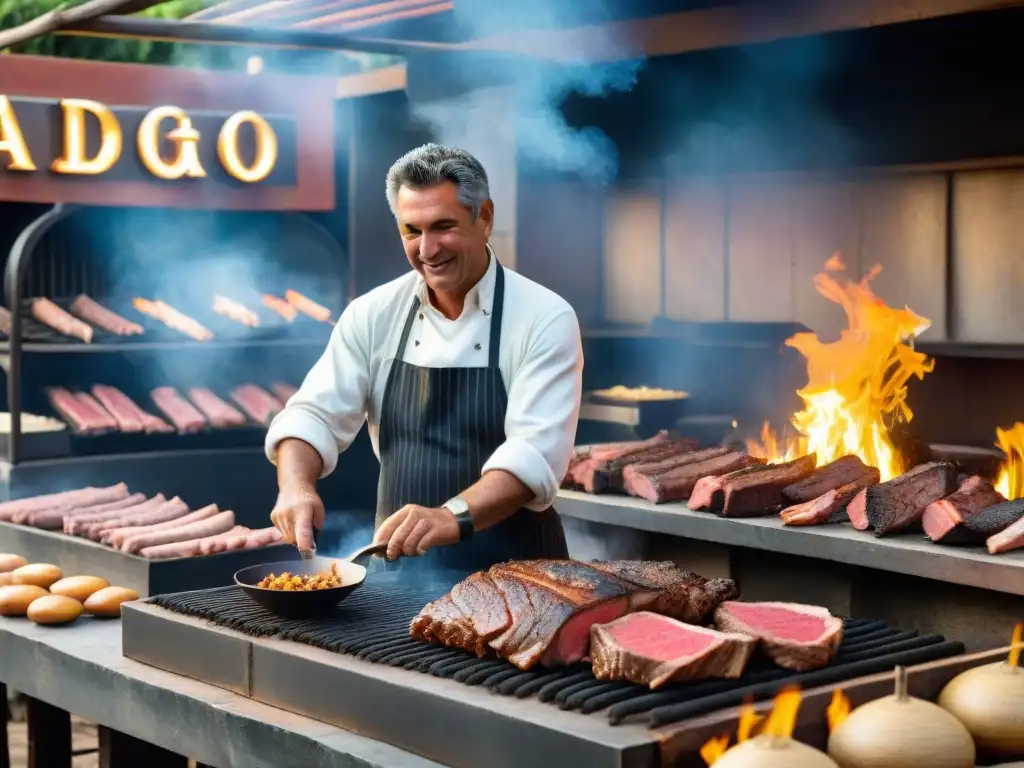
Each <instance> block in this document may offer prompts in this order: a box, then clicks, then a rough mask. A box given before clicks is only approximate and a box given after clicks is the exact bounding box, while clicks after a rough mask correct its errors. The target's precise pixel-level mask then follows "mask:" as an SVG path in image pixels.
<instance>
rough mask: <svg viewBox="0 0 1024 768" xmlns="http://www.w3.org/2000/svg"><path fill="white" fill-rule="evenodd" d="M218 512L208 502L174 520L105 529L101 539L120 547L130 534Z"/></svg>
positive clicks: (155, 529)
mask: <svg viewBox="0 0 1024 768" xmlns="http://www.w3.org/2000/svg"><path fill="white" fill-rule="evenodd" d="M218 512H220V510H219V509H218V508H217V505H216V504H208V505H207V506H205V507H203V508H202V509H197V510H196V511H195V512H189V513H188V514H187V515H185V516H184V517H178V518H175V519H174V520H166V521H164V522H162V523H154V524H152V525H128V526H122V527H120V528H114V529H112V530H107V531H104V532H103V534H102V535H101V536H100V541H102V542H103V543H104V544H110V545H111V546H112V547H120V546H121V545H122V544H123V543H124V540H125V539H127V538H128V537H129V536H134V535H135V534H137V533H150V532H152V531H166V530H169V529H171V528H179V527H180V526H182V525H188V524H189V523H195V522H198V521H199V520H206V519H207V518H209V517H213V516H214V515H216V514H217V513H218Z"/></svg>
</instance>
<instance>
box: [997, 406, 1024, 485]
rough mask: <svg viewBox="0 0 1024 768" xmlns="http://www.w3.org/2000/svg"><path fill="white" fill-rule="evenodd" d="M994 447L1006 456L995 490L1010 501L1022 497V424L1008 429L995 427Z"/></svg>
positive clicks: (1023, 428)
mask: <svg viewBox="0 0 1024 768" xmlns="http://www.w3.org/2000/svg"><path fill="white" fill-rule="evenodd" d="M996 447H997V448H1001V449H1002V451H1003V453H1005V454H1006V461H1005V462H1003V466H1002V468H1001V469H1000V470H999V480H998V481H996V490H997V491H999V492H1000V493H1001V494H1003V496H1005V497H1006V498H1007V499H1010V500H1011V501H1012V500H1013V499H1019V498H1021V497H1024V424H1022V423H1021V422H1019V421H1018V422H1017V423H1016V424H1014V425H1013V426H1012V427H1010V428H1009V429H999V428H998V427H996Z"/></svg>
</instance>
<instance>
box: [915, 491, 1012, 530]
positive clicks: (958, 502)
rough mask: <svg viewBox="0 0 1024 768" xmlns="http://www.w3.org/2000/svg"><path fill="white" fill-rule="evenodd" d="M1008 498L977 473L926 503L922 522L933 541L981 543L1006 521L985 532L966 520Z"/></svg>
mask: <svg viewBox="0 0 1024 768" xmlns="http://www.w3.org/2000/svg"><path fill="white" fill-rule="evenodd" d="M1004 501H1006V499H1005V498H1004V497H1003V495H1002V494H1001V493H999V491H997V490H996V489H995V488H993V487H992V483H990V482H989V481H988V480H986V479H984V478H983V477H978V476H977V475H974V476H973V477H969V478H967V479H966V480H964V481H963V482H962V483H960V487H959V488H957V489H956V491H955V492H954V493H952V494H950V495H949V496H947V497H946V498H944V499H939V500H938V501H933V502H932V503H931V504H929V505H928V506H927V507H925V510H924V514H923V515H922V516H921V525H922V526H924V532H925V533H926V534H927V535H928V538H929V539H931V540H932V541H938V542H941V543H943V544H981V543H982V542H984V541H985V539H987V538H988V537H989V536H991V535H992V534H993V533H998V532H999V531H1000V530H1002V528H1005V527H1006V525H1003V526H1002V527H1001V528H999V529H997V530H992V531H989V532H988V533H981V532H980V530H973V529H972V528H968V527H967V526H966V525H964V524H963V523H964V522H965V520H967V519H968V518H971V517H973V516H974V515H977V514H978V513H979V512H981V511H983V510H985V509H987V508H988V507H994V506H995V505H996V504H1001V503H1002V502H1004ZM1009 522H1013V521H1012V520H1011V521H1009ZM1009 522H1008V523H1007V524H1009ZM981 530H984V526H981Z"/></svg>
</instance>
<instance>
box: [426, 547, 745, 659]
mask: <svg viewBox="0 0 1024 768" xmlns="http://www.w3.org/2000/svg"><path fill="white" fill-rule="evenodd" d="M738 593H739V589H738V588H737V586H736V582H734V581H732V580H731V579H705V578H704V577H702V576H698V575H697V574H694V573H690V572H688V571H683V570H681V569H679V568H678V567H677V566H676V565H675V564H674V563H671V562H650V561H632V560H624V561H600V562H593V563H583V562H579V561H575V560H526V561H517V562H510V563H502V564H499V565H495V566H493V567H492V568H490V569H489V570H488V571H486V572H484V571H481V572H478V573H474V574H472V575H471V576H469V577H468V578H467V579H465V580H463V581H462V582H460V583H459V584H457V585H456V586H455V587H453V588H452V590H451V591H450V592H449V593H448V594H447V595H445V596H444V597H442V598H440V599H438V600H435V601H433V602H432V603H429V604H428V605H426V606H425V607H424V608H423V609H422V610H421V611H420V613H419V615H417V616H416V618H414V619H413V621H412V623H411V625H410V628H409V633H410V635H411V636H412V637H413V638H415V639H418V640H424V641H427V642H435V643H440V644H442V645H446V646H449V647H455V648H462V649H465V650H467V651H469V652H471V653H475V654H477V655H478V656H485V655H489V654H492V653H494V654H496V655H498V656H499V657H501V658H504V659H506V660H508V661H509V662H511V663H512V664H514V665H515V666H516V667H518V668H520V669H523V670H526V669H530V668H531V667H533V666H535V665H536V664H537V663H538V662H543V663H545V664H548V665H557V664H562V663H573V662H575V661H578V660H579V659H580V658H582V656H583V655H584V654H585V653H586V650H587V645H588V644H589V631H590V626H591V625H592V624H596V623H606V622H609V621H614V620H615V619H617V618H620V617H621V616H622V615H624V614H627V613H631V612H635V611H639V610H651V611H655V612H658V613H663V614H665V615H668V616H670V617H672V618H675V619H678V620H680V621H684V622H689V623H703V622H707V621H708V620H709V619H710V617H711V616H713V615H714V611H715V609H716V608H717V607H718V606H719V605H720V604H721V603H722V602H724V601H725V600H729V599H733V598H735V597H736V596H737V595H738ZM587 622H590V623H587ZM584 624H585V626H584Z"/></svg>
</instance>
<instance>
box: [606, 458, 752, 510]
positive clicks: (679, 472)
mask: <svg viewBox="0 0 1024 768" xmlns="http://www.w3.org/2000/svg"><path fill="white" fill-rule="evenodd" d="M709 450H713V451H719V450H721V451H723V452H722V453H720V454H718V455H712V456H708V457H706V458H701V459H698V460H697V461H693V462H690V463H686V464H678V465H676V466H670V467H669V468H668V469H664V470H662V469H660V467H663V466H665V465H667V464H668V463H669V462H673V461H678V457H676V458H671V459H666V460H665V461H661V462H656V463H653V464H635V465H632V466H629V467H626V468H625V469H624V470H623V471H622V480H623V485H624V486H625V489H626V492H627V493H629V494H631V495H633V496H639V497H640V498H642V499H647V501H652V502H654V503H655V504H662V503H664V502H667V501H679V500H680V499H685V498H687V497H689V495H690V493H691V492H692V491H693V487H694V486H695V485H696V484H697V482H698V481H699V480H700V479H701V478H703V477H707V476H708V475H713V474H719V473H722V472H732V471H733V470H737V469H742V468H743V467H747V466H750V465H751V464H756V463H758V460H757V459H754V458H752V457H750V456H748V455H747V454H745V453H738V452H736V451H731V452H730V451H726V449H718V448H714V449H709ZM698 454H704V451H697V452H696V453H691V454H687V455H689V456H697V455H698Z"/></svg>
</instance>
